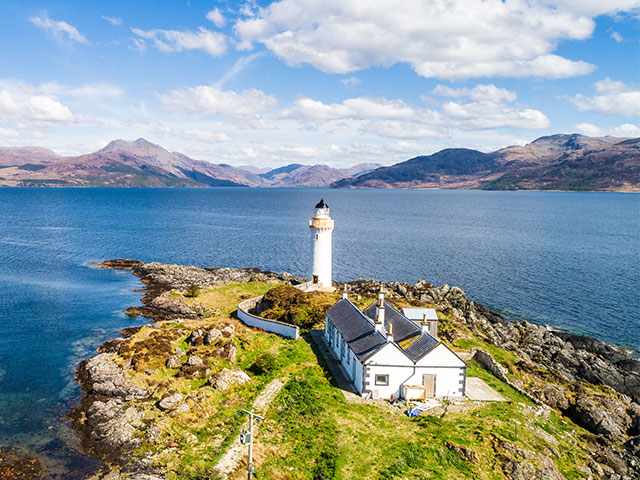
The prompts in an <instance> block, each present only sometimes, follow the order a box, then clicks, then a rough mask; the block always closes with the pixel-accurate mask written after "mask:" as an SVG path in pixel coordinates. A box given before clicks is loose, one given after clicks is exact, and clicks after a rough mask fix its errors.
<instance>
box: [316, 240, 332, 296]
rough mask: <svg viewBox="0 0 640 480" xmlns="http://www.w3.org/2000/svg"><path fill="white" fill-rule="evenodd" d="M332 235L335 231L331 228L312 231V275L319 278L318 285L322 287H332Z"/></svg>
mask: <svg viewBox="0 0 640 480" xmlns="http://www.w3.org/2000/svg"><path fill="white" fill-rule="evenodd" d="M332 234H333V230H332V229H329V228H312V229H311V241H312V242H313V272H312V275H317V276H318V283H319V284H320V285H321V286H322V287H331V264H332V258H331V242H332ZM311 278H313V277H311Z"/></svg>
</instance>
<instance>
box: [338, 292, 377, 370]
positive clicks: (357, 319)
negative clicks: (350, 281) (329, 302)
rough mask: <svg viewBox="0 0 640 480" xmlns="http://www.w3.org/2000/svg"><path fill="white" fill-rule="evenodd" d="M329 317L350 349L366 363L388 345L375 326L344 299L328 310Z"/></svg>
mask: <svg viewBox="0 0 640 480" xmlns="http://www.w3.org/2000/svg"><path fill="white" fill-rule="evenodd" d="M327 317H328V318H329V320H330V321H331V323H333V324H334V325H335V327H336V328H337V329H338V331H339V332H340V334H341V335H342V338H344V340H345V342H346V343H347V345H349V348H350V349H351V350H352V351H353V353H354V354H355V355H356V357H358V359H359V360H360V361H364V360H366V359H367V358H369V357H370V356H371V355H373V354H374V353H375V352H376V350H378V349H379V348H380V347H382V346H383V345H384V344H385V343H387V339H386V337H385V336H384V335H382V334H381V333H380V332H376V329H375V327H374V326H373V324H372V323H371V322H370V321H369V320H368V319H367V317H365V316H364V314H363V313H362V312H361V311H360V310H359V309H358V307H356V306H355V305H354V304H353V303H351V302H350V301H349V300H346V299H342V300H339V301H338V302H337V303H336V304H334V305H333V306H332V307H331V308H329V310H327Z"/></svg>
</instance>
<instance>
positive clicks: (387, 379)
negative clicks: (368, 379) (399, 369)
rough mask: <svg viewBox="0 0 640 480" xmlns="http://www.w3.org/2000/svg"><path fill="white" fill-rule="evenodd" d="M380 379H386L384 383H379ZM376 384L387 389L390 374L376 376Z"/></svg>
mask: <svg viewBox="0 0 640 480" xmlns="http://www.w3.org/2000/svg"><path fill="white" fill-rule="evenodd" d="M378 377H384V378H385V379H384V380H383V381H382V382H379V381H378ZM374 380H375V382H374V383H375V384H376V385H378V386H381V387H387V386H389V374H388V373H378V374H376V375H375V378H374Z"/></svg>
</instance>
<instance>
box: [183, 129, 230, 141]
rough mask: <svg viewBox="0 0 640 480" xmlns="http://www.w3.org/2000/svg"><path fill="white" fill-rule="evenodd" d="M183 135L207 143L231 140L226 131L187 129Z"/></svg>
mask: <svg viewBox="0 0 640 480" xmlns="http://www.w3.org/2000/svg"><path fill="white" fill-rule="evenodd" d="M182 136H183V137H185V138H191V139H194V140H199V141H201V142H206V143H226V142H230V141H231V138H230V137H229V135H227V134H226V133H215V132H210V131H208V130H185V131H184V132H182Z"/></svg>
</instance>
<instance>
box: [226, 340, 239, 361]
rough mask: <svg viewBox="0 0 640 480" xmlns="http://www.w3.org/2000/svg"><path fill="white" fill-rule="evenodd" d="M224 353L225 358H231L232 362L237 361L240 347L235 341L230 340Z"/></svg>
mask: <svg viewBox="0 0 640 480" xmlns="http://www.w3.org/2000/svg"><path fill="white" fill-rule="evenodd" d="M222 355H223V357H224V358H226V359H227V360H229V362H230V363H236V357H237V355H238V347H236V344H235V343H233V342H229V343H227V344H226V345H225V346H224V350H223V351H222Z"/></svg>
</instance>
